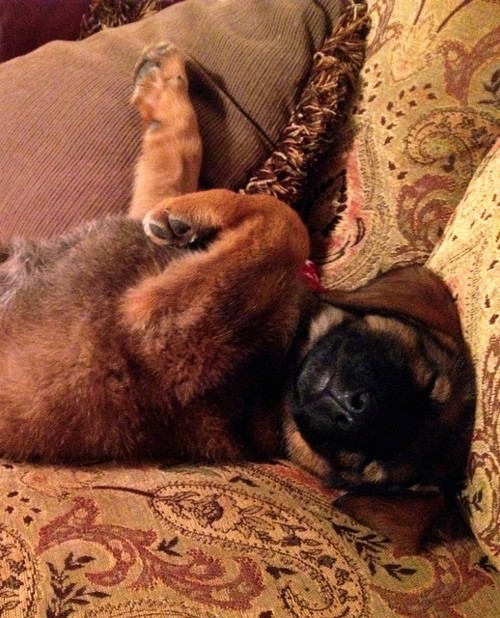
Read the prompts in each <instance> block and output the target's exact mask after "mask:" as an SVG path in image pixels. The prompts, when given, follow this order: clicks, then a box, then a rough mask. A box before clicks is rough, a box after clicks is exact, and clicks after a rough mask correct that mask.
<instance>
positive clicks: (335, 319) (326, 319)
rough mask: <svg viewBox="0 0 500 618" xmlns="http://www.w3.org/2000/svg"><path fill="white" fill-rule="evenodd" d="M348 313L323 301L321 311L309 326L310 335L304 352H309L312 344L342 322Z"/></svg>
mask: <svg viewBox="0 0 500 618" xmlns="http://www.w3.org/2000/svg"><path fill="white" fill-rule="evenodd" d="M346 316H347V314H346V312H345V311H342V309H339V308H338V307H333V306H332V305H328V304H326V303H322V307H321V309H320V310H319V312H318V313H317V314H316V315H315V316H314V318H313V319H312V321H311V324H310V327H309V337H308V340H307V343H306V345H305V350H304V352H308V351H309V350H310V349H311V348H312V346H313V345H314V344H315V343H316V342H317V341H318V339H321V337H323V336H324V335H326V333H327V332H328V331H329V330H330V329H331V328H334V327H335V326H338V325H339V324H342V322H343V321H344V320H345V318H346Z"/></svg>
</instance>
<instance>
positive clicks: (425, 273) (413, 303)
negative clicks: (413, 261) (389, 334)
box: [324, 266, 462, 342]
mask: <svg viewBox="0 0 500 618" xmlns="http://www.w3.org/2000/svg"><path fill="white" fill-rule="evenodd" d="M324 296H325V298H326V300H327V301H328V302H330V303H332V304H334V305H337V306H339V307H341V308H343V309H346V310H361V311H363V312H366V313H370V312H375V313H377V312H380V313H385V312H387V313H389V314H391V315H394V316H396V317H399V318H403V319H404V318H407V319H411V320H414V321H417V322H419V323H421V324H423V325H424V326H426V327H428V328H430V329H432V330H436V331H438V332H440V333H444V334H446V335H449V336H450V337H452V338H453V340H454V341H455V342H459V341H462V334H461V328H460V320H459V317H458V312H457V308H456V306H455V303H454V301H453V298H452V296H451V293H450V291H449V289H448V288H447V287H446V285H445V284H444V282H443V281H442V280H441V279H440V278H439V277H438V276H437V275H435V274H434V273H433V272H432V271H430V270H429V269H427V268H425V267H423V266H404V267H401V268H396V269H394V270H390V271H388V272H387V273H385V274H383V275H381V276H380V277H377V278H376V279H374V280H373V281H370V282H369V283H367V284H366V285H365V286H363V287H361V288H359V289H357V290H353V291H342V290H332V291H328V292H326V293H325V295H324Z"/></svg>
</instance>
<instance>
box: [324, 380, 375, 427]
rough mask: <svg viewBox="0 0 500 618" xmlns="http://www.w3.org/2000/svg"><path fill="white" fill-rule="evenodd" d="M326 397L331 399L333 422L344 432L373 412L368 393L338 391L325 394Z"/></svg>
mask: <svg viewBox="0 0 500 618" xmlns="http://www.w3.org/2000/svg"><path fill="white" fill-rule="evenodd" d="M325 396H326V397H328V398H330V399H331V402H330V417H331V420H332V422H333V423H334V425H336V427H338V428H339V429H342V430H344V431H347V430H348V429H349V428H350V427H351V426H353V425H355V424H357V423H358V422H360V421H362V417H363V416H365V415H367V414H369V413H370V412H371V401H372V398H371V397H370V393H369V392H368V391H356V392H349V391H346V390H340V391H339V390H336V391H333V392H330V393H328V394H325Z"/></svg>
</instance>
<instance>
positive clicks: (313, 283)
mask: <svg viewBox="0 0 500 618" xmlns="http://www.w3.org/2000/svg"><path fill="white" fill-rule="evenodd" d="M299 277H300V278H301V279H302V280H303V281H305V282H306V283H307V285H308V287H309V289H310V290H311V291H312V292H322V291H323V290H324V288H323V286H322V285H321V281H320V279H319V274H318V269H317V268H316V264H315V263H314V262H311V260H306V261H305V262H304V263H303V264H302V266H301V268H300V271H299Z"/></svg>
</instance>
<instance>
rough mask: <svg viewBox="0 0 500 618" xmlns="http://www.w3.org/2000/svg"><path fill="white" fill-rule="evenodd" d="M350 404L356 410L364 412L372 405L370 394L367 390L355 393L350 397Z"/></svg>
mask: <svg viewBox="0 0 500 618" xmlns="http://www.w3.org/2000/svg"><path fill="white" fill-rule="evenodd" d="M349 405H350V407H351V409H352V410H353V411H355V412H364V411H365V410H367V409H368V406H369V405H370V394H369V393H366V392H361V393H353V394H352V395H351V396H350V398H349Z"/></svg>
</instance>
